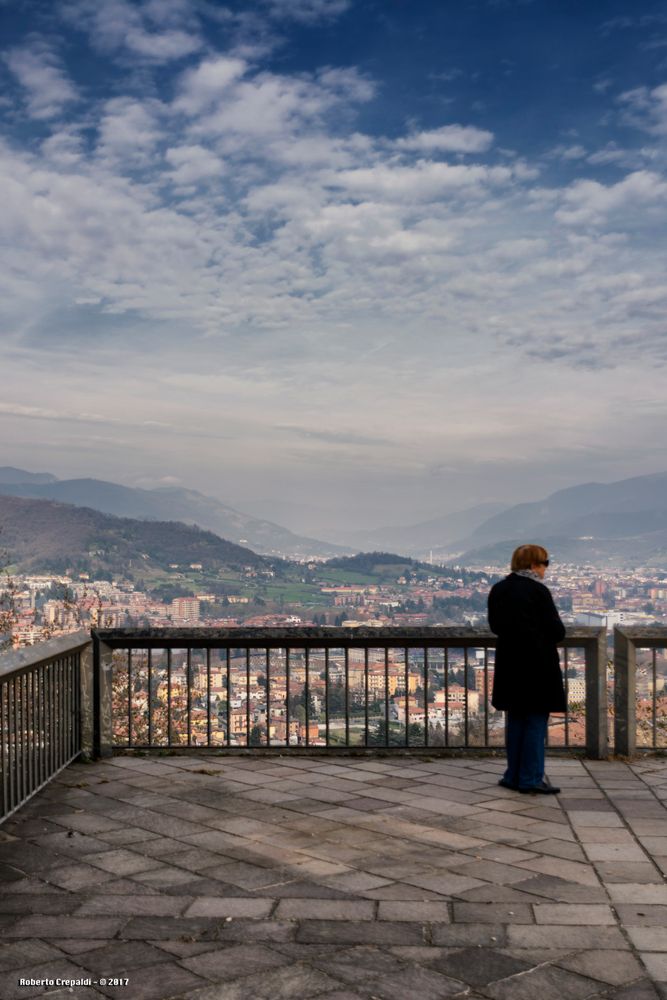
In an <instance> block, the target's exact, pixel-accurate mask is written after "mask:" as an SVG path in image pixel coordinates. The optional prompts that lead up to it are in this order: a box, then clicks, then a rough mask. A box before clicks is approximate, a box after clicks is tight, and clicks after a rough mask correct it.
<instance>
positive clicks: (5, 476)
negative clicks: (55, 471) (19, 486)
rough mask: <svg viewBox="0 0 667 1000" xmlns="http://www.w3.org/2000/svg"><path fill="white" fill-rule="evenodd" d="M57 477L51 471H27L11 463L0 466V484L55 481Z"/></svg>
mask: <svg viewBox="0 0 667 1000" xmlns="http://www.w3.org/2000/svg"><path fill="white" fill-rule="evenodd" d="M55 482H57V477H56V476H52V475H51V473H50V472H26V471H25V469H15V468H13V466H11V465H2V466H0V484H11V483H55Z"/></svg>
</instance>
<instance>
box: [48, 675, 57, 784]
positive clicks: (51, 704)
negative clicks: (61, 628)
mask: <svg viewBox="0 0 667 1000" xmlns="http://www.w3.org/2000/svg"><path fill="white" fill-rule="evenodd" d="M47 669H48V676H49V692H48V712H49V758H48V760H49V766H48V769H47V770H48V773H47V778H50V777H51V775H52V774H53V772H54V771H55V769H56V767H55V711H56V709H55V700H56V692H55V677H54V671H53V664H52V663H49V665H48V668H47Z"/></svg>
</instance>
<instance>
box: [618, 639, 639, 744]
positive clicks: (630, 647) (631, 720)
mask: <svg viewBox="0 0 667 1000" xmlns="http://www.w3.org/2000/svg"><path fill="white" fill-rule="evenodd" d="M636 706H637V652H636V649H635V644H634V642H633V641H632V639H630V638H629V637H628V636H627V635H626V634H625V633H624V632H623V631H622V629H620V628H618V627H617V628H615V629H614V715H615V719H614V751H615V753H617V754H620V755H621V756H623V757H631V756H632V755H633V754H634V752H635V750H636V749H637V707H636Z"/></svg>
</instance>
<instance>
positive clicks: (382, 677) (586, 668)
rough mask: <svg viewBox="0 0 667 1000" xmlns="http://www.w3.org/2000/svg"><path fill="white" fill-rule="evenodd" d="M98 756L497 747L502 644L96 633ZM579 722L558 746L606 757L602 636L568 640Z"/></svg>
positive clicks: (556, 729)
mask: <svg viewBox="0 0 667 1000" xmlns="http://www.w3.org/2000/svg"><path fill="white" fill-rule="evenodd" d="M93 643H94V647H93V648H94V664H95V667H94V676H95V684H96V689H95V699H94V701H95V705H96V720H95V738H94V749H95V751H96V753H98V754H105V753H111V752H113V751H114V750H117V749H131V748H133V749H148V750H150V749H178V750H183V749H188V748H191V749H198V750H200V749H202V748H208V747H214V748H216V749H219V750H224V749H229V750H233V749H238V748H246V749H271V748H280V750H281V751H283V752H284V751H285V750H294V751H297V750H304V749H305V750H312V749H316V748H322V749H335V748H338V749H352V748H376V749H377V748H380V749H384V750H393V749H408V748H411V749H416V748H421V749H428V750H429V751H431V750H437V749H438V748H443V749H445V748H451V749H454V748H456V749H491V748H499V747H502V746H503V745H504V715H503V713H502V712H496V711H495V710H494V709H493V708H492V706H491V703H490V701H491V690H492V679H493V678H492V671H493V655H494V650H495V644H496V637H495V635H493V634H492V633H491V632H489V631H488V630H482V629H473V628H460V627H432V628H354V629H350V628H283V629H271V628H266V629H265V628H257V629H244V628H234V629H215V628H199V629H178V628H160V629H147V630H143V629H102V630H95V631H94V632H93ZM562 647H563V656H562V659H563V666H564V674H565V682H566V690H567V693H568V711H567V712H566V713H565V714H564V715H563V716H552V719H551V723H552V724H551V726H550V734H549V745H550V746H551V747H553V748H559V747H560V748H564V749H581V750H585V751H586V752H587V753H588V754H589V756H593V757H604V756H605V755H606V753H607V717H608V707H607V669H606V667H607V651H606V634H605V632H604V630H602V629H596V628H576V629H568V632H567V635H566V638H565V640H564V642H563V643H562Z"/></svg>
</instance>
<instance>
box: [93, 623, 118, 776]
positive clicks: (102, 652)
mask: <svg viewBox="0 0 667 1000" xmlns="http://www.w3.org/2000/svg"><path fill="white" fill-rule="evenodd" d="M112 677H113V650H112V649H111V647H110V646H107V645H106V644H105V643H103V642H102V641H101V640H100V639H99V637H98V636H97V634H96V633H95V632H93V739H92V753H93V757H110V756H111V755H112V753H113V706H112V698H111V682H112Z"/></svg>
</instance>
